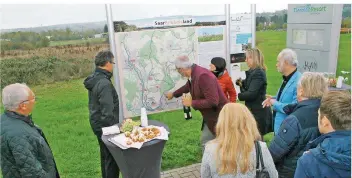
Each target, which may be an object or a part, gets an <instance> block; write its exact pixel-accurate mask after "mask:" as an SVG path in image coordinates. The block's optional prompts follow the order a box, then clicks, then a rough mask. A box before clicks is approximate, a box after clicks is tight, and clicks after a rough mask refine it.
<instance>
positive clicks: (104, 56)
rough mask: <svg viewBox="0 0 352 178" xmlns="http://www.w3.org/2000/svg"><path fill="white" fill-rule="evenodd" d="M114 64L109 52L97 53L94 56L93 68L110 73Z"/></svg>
mask: <svg viewBox="0 0 352 178" xmlns="http://www.w3.org/2000/svg"><path fill="white" fill-rule="evenodd" d="M113 64H115V63H114V55H113V54H112V53H111V52H110V51H109V50H103V51H100V52H98V54H97V55H96V56H95V66H96V67H99V68H102V69H105V70H107V71H109V72H111V73H112V71H113Z"/></svg>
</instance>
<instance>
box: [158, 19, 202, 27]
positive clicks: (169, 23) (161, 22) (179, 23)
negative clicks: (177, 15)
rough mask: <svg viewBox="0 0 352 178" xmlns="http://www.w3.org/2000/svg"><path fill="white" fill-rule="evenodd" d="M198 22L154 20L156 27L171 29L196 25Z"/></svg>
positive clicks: (189, 20)
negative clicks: (172, 27)
mask: <svg viewBox="0 0 352 178" xmlns="http://www.w3.org/2000/svg"><path fill="white" fill-rule="evenodd" d="M195 23H196V21H195V20H194V19H193V18H188V19H171V20H170V19H169V20H154V23H153V26H154V27H169V26H183V25H194V24H195Z"/></svg>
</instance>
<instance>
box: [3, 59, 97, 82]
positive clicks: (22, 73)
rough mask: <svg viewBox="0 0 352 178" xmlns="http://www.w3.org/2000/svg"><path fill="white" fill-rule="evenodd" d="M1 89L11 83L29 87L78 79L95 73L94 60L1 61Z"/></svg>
mask: <svg viewBox="0 0 352 178" xmlns="http://www.w3.org/2000/svg"><path fill="white" fill-rule="evenodd" d="M0 62H1V65H0V71H1V73H0V76H1V77H0V84H1V88H3V87H4V86H6V85H9V84H11V83H26V84H28V85H38V84H47V83H53V82H57V81H64V80H71V79H78V78H82V77H85V76H88V75H89V74H90V73H91V72H92V71H93V68H92V66H93V59H69V60H60V59H58V58H56V57H51V58H48V59H45V58H39V57H33V58H29V59H5V60H1V61H0Z"/></svg>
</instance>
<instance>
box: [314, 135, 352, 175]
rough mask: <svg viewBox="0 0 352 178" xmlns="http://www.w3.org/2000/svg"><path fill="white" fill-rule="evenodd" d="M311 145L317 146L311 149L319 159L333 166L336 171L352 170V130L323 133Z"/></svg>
mask: <svg viewBox="0 0 352 178" xmlns="http://www.w3.org/2000/svg"><path fill="white" fill-rule="evenodd" d="M311 145H312V146H315V145H316V146H317V147H316V148H314V149H311V150H310V152H312V154H313V156H314V157H315V158H316V159H317V160H319V161H320V162H322V163H324V164H326V165H329V166H331V167H332V168H334V169H335V171H350V168H351V130H347V131H335V132H331V133H328V134H324V135H321V136H320V137H318V138H317V139H315V140H314V141H312V143H311Z"/></svg>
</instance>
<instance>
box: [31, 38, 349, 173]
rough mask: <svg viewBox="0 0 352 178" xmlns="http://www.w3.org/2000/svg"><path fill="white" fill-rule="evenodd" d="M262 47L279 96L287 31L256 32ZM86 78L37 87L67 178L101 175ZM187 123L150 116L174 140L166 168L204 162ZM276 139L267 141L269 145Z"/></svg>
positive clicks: (343, 54) (40, 118)
mask: <svg viewBox="0 0 352 178" xmlns="http://www.w3.org/2000/svg"><path fill="white" fill-rule="evenodd" d="M257 38H258V41H259V42H258V47H259V48H260V49H261V50H262V51H263V53H264V55H265V61H266V65H267V66H268V73H267V76H268V93H269V94H272V95H274V94H275V93H276V91H277V89H278V88H279V86H280V84H281V80H282V78H281V75H280V74H279V73H278V72H277V71H276V68H275V63H276V56H277V54H278V53H279V52H280V50H282V49H283V48H285V44H286V33H285V32H257ZM350 39H351V35H342V36H341V40H340V53H339V61H338V71H340V70H348V71H351V60H350V59H351V44H350V43H351V41H350ZM82 83H83V79H80V80H73V81H69V82H58V83H55V84H50V85H40V86H34V87H32V88H33V90H34V92H35V94H36V96H37V97H38V98H39V100H38V101H37V104H36V108H35V111H34V113H33V119H34V121H35V123H36V124H38V125H40V126H41V127H42V128H43V130H44V132H45V134H46V136H47V138H48V140H49V143H50V146H51V148H52V150H53V152H54V156H55V158H56V161H57V164H58V168H59V171H60V173H61V175H62V177H64V178H66V177H67V178H96V177H99V176H100V161H99V152H98V143H97V141H96V137H95V136H94V135H93V133H92V131H91V129H90V125H89V122H88V106H87V104H88V99H87V91H86V90H85V88H84V86H83V84H82ZM192 114H193V115H194V119H192V120H189V121H185V119H184V118H183V112H181V111H174V112H168V113H162V114H154V115H151V116H149V118H150V119H155V120H159V121H161V122H164V123H166V124H167V125H168V126H169V127H170V130H171V135H170V138H169V140H168V141H167V144H166V146H165V149H164V152H163V159H162V160H163V162H162V169H164V170H166V169H170V168H175V167H181V166H186V165H189V164H192V163H196V162H200V160H201V150H200V142H199V140H200V139H199V138H200V125H201V119H200V114H199V113H198V112H193V113H192ZM271 137H272V135H268V136H266V137H265V139H266V140H270V138H271Z"/></svg>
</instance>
